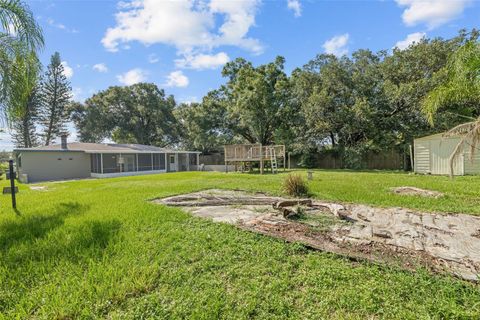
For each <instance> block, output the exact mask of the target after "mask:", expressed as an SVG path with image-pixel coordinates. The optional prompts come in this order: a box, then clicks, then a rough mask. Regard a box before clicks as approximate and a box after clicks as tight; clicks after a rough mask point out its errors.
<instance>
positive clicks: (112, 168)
mask: <svg viewBox="0 0 480 320" xmlns="http://www.w3.org/2000/svg"><path fill="white" fill-rule="evenodd" d="M118 158H119V155H118V154H114V153H105V154H103V173H115V172H120V168H119V166H118Z"/></svg>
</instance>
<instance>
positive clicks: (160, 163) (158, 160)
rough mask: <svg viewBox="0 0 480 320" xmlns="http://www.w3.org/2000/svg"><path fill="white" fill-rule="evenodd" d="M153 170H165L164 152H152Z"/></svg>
mask: <svg viewBox="0 0 480 320" xmlns="http://www.w3.org/2000/svg"><path fill="white" fill-rule="evenodd" d="M153 170H165V153H154V154H153Z"/></svg>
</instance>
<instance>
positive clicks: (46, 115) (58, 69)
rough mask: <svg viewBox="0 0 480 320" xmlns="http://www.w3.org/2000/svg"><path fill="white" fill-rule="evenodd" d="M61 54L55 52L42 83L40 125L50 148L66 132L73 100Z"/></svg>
mask: <svg viewBox="0 0 480 320" xmlns="http://www.w3.org/2000/svg"><path fill="white" fill-rule="evenodd" d="M64 71H65V70H64V67H63V65H62V61H61V59H60V54H59V53H58V52H55V53H54V54H53V55H52V57H51V59H50V64H49V65H48V67H47V72H46V74H45V80H44V81H43V83H42V93H41V97H42V109H41V114H40V123H41V124H42V127H43V134H42V136H43V142H44V144H45V145H46V146H48V145H49V144H50V143H51V142H52V141H53V140H55V138H56V137H58V136H59V135H60V133H61V132H64V131H66V127H65V125H66V122H67V121H68V114H67V106H68V104H69V102H70V99H71V96H72V94H71V91H72V89H71V87H70V83H69V82H68V80H67V77H66V76H65V74H64Z"/></svg>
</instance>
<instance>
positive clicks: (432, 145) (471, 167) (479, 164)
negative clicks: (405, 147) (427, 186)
mask: <svg viewBox="0 0 480 320" xmlns="http://www.w3.org/2000/svg"><path fill="white" fill-rule="evenodd" d="M459 141H460V138H456V137H452V138H443V137H442V135H441V134H438V135H433V136H428V137H423V138H420V139H416V140H415V141H414V166H415V172H416V173H422V174H434V175H449V174H450V157H451V155H452V153H453V151H454V150H455V147H456V146H457V144H458V142H459ZM453 172H454V175H464V174H479V173H480V154H476V155H475V159H474V161H473V162H472V161H471V160H470V157H469V155H468V148H466V149H465V152H464V153H463V154H461V155H460V156H459V157H457V159H456V160H455V163H454V166H453Z"/></svg>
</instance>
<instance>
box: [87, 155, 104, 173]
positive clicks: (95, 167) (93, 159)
mask: <svg viewBox="0 0 480 320" xmlns="http://www.w3.org/2000/svg"><path fill="white" fill-rule="evenodd" d="M90 172H92V173H102V160H101V155H100V154H97V153H92V154H90Z"/></svg>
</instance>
